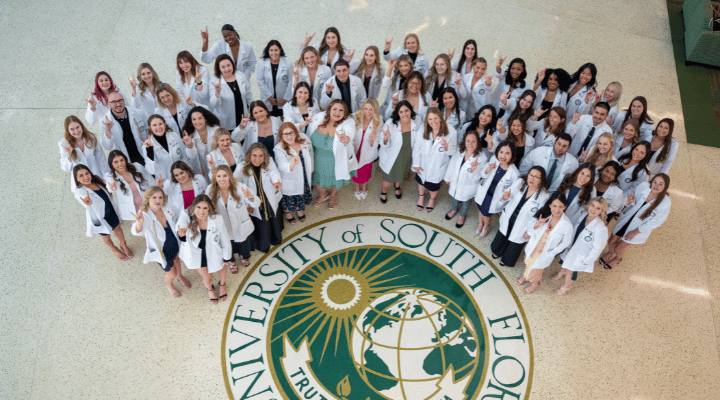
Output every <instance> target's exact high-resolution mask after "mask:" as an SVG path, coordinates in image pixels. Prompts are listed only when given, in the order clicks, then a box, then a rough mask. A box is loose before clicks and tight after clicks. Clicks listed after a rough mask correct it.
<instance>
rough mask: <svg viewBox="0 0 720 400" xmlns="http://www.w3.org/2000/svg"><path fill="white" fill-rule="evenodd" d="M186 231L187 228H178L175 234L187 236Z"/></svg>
mask: <svg viewBox="0 0 720 400" xmlns="http://www.w3.org/2000/svg"><path fill="white" fill-rule="evenodd" d="M187 230H188V228H187V226H185V227H184V228H178V232H177V234H178V236H180V237H185V234H187Z"/></svg>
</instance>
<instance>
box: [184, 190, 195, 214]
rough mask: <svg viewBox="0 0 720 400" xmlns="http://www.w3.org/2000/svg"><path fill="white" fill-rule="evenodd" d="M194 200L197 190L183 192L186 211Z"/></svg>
mask: <svg viewBox="0 0 720 400" xmlns="http://www.w3.org/2000/svg"><path fill="white" fill-rule="evenodd" d="M193 200H195V190H194V189H190V190H183V205H184V206H185V209H187V208H188V207H190V205H191V204H192V202H193Z"/></svg>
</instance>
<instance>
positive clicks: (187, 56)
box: [175, 50, 200, 84]
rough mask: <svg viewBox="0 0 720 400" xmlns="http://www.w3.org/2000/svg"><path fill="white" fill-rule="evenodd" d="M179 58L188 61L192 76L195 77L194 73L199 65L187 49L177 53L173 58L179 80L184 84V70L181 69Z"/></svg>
mask: <svg viewBox="0 0 720 400" xmlns="http://www.w3.org/2000/svg"><path fill="white" fill-rule="evenodd" d="M181 60H185V61H187V62H188V63H190V75H192V76H193V78H194V77H195V74H197V72H198V67H199V66H200V63H199V62H198V60H196V59H195V57H193V55H192V54H190V52H189V51H187V50H183V51H181V52H179V53H178V55H177V57H176V58H175V66H176V67H177V71H178V74H180V82H181V83H183V84H184V83H185V71H183V69H182V68H180V61H181Z"/></svg>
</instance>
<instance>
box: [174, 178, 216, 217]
mask: <svg viewBox="0 0 720 400" xmlns="http://www.w3.org/2000/svg"><path fill="white" fill-rule="evenodd" d="M163 178H165V176H163ZM192 184H193V192H194V193H195V197H197V196H199V195H201V194H203V193H205V189H206V188H207V186H208V184H207V181H206V180H205V178H203V176H202V175H200V174H195V176H193V177H192ZM163 190H164V191H165V194H167V197H168V202H167V205H168V207H169V208H170V210H171V211H172V212H173V213H174V214H176V215H180V213H181V212H182V211H184V210H185V202H184V201H183V192H182V186H181V185H180V184H179V183H175V182H173V181H172V179H171V178H169V177H168V178H165V181H164V182H163Z"/></svg>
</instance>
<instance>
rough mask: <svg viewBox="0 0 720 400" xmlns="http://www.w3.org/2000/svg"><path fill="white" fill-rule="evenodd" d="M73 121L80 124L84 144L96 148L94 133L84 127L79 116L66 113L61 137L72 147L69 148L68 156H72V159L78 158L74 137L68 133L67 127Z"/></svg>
mask: <svg viewBox="0 0 720 400" xmlns="http://www.w3.org/2000/svg"><path fill="white" fill-rule="evenodd" d="M73 122H77V123H78V124H80V128H82V132H83V133H82V138H83V141H85V146H87V147H91V148H93V149H96V148H97V138H96V137H95V134H94V133H92V132H90V131H88V130H87V129H86V128H85V125H84V124H83V123H82V121H80V118H78V117H76V116H74V115H68V117H67V118H65V134H64V135H63V137H64V138H65V140H66V141H67V142H68V144H69V145H70V148H71V149H72V150H70V158H72V159H73V160H79V159H80V157H78V155H77V152H76V151H75V138H74V137H73V135H71V134H70V130H69V129H68V128H69V127H70V124H72V123H73Z"/></svg>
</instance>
